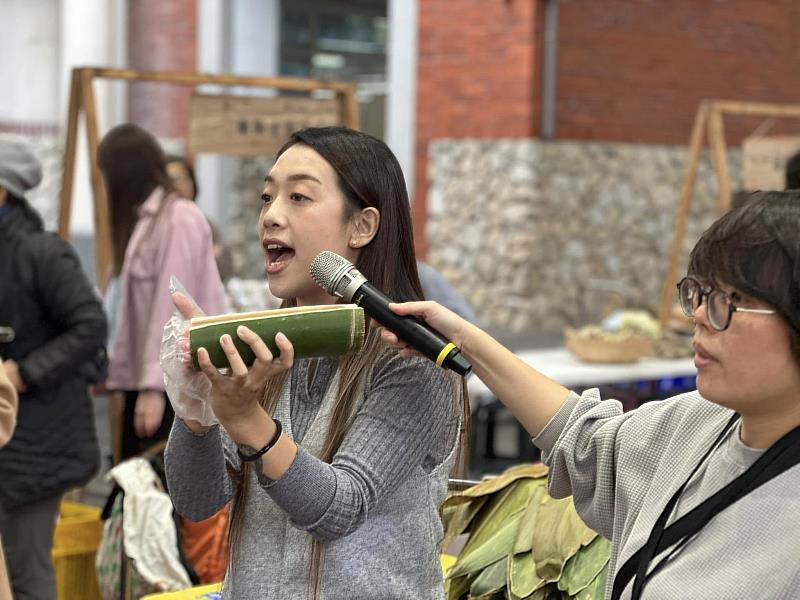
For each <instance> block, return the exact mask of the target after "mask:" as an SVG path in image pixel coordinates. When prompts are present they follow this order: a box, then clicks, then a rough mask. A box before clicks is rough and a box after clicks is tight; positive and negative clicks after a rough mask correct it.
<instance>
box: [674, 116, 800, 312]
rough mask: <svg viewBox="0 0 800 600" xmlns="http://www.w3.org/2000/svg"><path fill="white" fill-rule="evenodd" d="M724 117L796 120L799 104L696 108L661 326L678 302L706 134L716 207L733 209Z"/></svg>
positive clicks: (723, 209)
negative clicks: (683, 252) (684, 248)
mask: <svg viewBox="0 0 800 600" xmlns="http://www.w3.org/2000/svg"><path fill="white" fill-rule="evenodd" d="M723 115H736V116H748V117H779V118H792V119H797V118H800V105H798V104H766V103H761V102H737V101H725V100H703V101H702V102H701V103H700V107H699V108H698V109H697V114H696V115H695V118H694V126H693V127H692V134H691V137H690V138H689V163H688V166H687V169H686V179H685V180H684V182H683V188H682V189H681V197H680V203H679V204H678V212H677V213H676V215H675V230H674V233H673V237H672V250H671V251H670V255H669V262H668V263H667V271H666V274H665V275H664V282H663V285H662V288H661V303H660V307H659V311H658V320H659V321H660V323H661V326H662V327H663V326H664V325H666V323H667V321H668V320H669V315H670V311H671V309H672V305H673V302H674V301H675V284H676V282H677V271H678V262H679V259H680V253H681V245H682V244H683V236H684V233H685V231H686V219H687V217H688V215H689V205H690V203H691V200H692V194H693V192H694V182H695V175H696V174H697V164H698V162H699V161H700V152H701V150H702V149H703V138H704V134H706V135H708V146H709V149H710V150H711V162H712V165H713V167H714V173H715V174H716V176H717V189H718V202H717V206H718V208H719V212H720V214H722V213H724V212H725V211H727V210H728V209H729V208H730V203H731V190H730V177H729V176H728V162H727V158H726V145H725V129H724V126H723V122H722V117H723Z"/></svg>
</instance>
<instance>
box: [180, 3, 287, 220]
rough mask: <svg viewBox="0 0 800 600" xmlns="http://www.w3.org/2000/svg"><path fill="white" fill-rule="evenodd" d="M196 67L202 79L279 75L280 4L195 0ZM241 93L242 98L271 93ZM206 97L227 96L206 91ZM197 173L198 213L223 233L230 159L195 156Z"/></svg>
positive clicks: (215, 89)
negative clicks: (222, 75)
mask: <svg viewBox="0 0 800 600" xmlns="http://www.w3.org/2000/svg"><path fill="white" fill-rule="evenodd" d="M197 8H198V10H197V19H198V23H197V31H198V40H197V65H198V70H200V71H203V72H206V73H233V74H236V75H261V76H271V75H277V73H278V56H279V45H280V33H279V31H280V0H198V4H197ZM256 89H257V88H244V89H241V90H237V91H240V92H241V91H245V90H246V93H250V94H252V93H261V94H264V93H270V92H269V91H261V92H257V91H255V90H256ZM202 91H203V92H205V93H229V92H230V90H224V89H220V88H219V86H205V87H204V88H203V89H202ZM195 171H196V175H197V179H198V182H197V183H198V188H199V189H200V195H199V196H198V198H197V203H198V205H199V206H200V208H201V209H202V210H203V212H205V213H206V214H207V215H208V216H209V217H211V219H212V220H213V221H214V222H215V223H217V224H218V225H220V226H222V227H225V225H226V224H227V222H228V219H229V217H230V215H228V214H227V207H228V204H229V202H228V199H229V197H230V190H231V189H232V187H231V186H232V184H231V169H230V158H229V157H223V156H220V155H217V154H198V155H197V156H196V157H195Z"/></svg>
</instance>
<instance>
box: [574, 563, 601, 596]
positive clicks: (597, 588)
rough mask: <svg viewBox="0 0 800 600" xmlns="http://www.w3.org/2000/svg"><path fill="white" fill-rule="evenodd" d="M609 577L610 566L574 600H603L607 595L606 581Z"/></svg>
mask: <svg viewBox="0 0 800 600" xmlns="http://www.w3.org/2000/svg"><path fill="white" fill-rule="evenodd" d="M607 577H608V565H606V566H605V567H604V568H603V570H602V571H600V573H598V574H597V577H595V578H594V581H592V582H591V583H590V584H589V585H587V586H586V587H585V588H583V589H582V590H581V591H580V592H578V594H577V595H576V596H575V598H574V600H603V599H604V598H605V593H606V579H607Z"/></svg>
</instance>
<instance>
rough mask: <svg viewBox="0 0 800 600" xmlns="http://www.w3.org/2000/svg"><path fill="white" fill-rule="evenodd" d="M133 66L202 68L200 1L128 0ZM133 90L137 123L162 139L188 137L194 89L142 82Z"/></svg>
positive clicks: (147, 68) (133, 115) (131, 107)
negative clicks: (199, 48) (200, 65)
mask: <svg viewBox="0 0 800 600" xmlns="http://www.w3.org/2000/svg"><path fill="white" fill-rule="evenodd" d="M128 65H129V66H130V68H132V69H138V70H145V71H194V70H196V66H197V1H196V0H133V1H132V2H128ZM128 90H129V91H128V103H129V104H128V110H129V118H130V120H131V121H132V122H134V123H138V124H139V125H141V126H142V127H144V128H146V129H148V130H149V131H150V132H151V133H153V134H155V135H157V136H158V137H171V138H185V137H186V135H187V133H188V130H189V99H190V97H191V94H192V89H191V88H189V87H184V86H176V85H169V84H164V83H148V82H142V83H135V84H131V85H130V87H129V88H128Z"/></svg>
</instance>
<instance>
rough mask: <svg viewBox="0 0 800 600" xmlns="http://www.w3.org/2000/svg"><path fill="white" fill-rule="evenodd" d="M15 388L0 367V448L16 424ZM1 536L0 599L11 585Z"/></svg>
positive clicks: (8, 596)
mask: <svg viewBox="0 0 800 600" xmlns="http://www.w3.org/2000/svg"><path fill="white" fill-rule="evenodd" d="M17 400H18V399H17V390H16V388H15V387H14V386H13V385H12V384H11V382H10V381H9V380H8V376H6V371H5V369H0V448H2V447H3V446H5V445H6V444H7V443H8V440H10V439H11V434H13V433H14V427H16V425H17ZM0 518H2V516H0ZM1 537H2V536H0V600H7V599H9V598H11V586H10V584H9V583H8V573H7V572H6V558H5V556H3V544H2V539H1Z"/></svg>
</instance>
